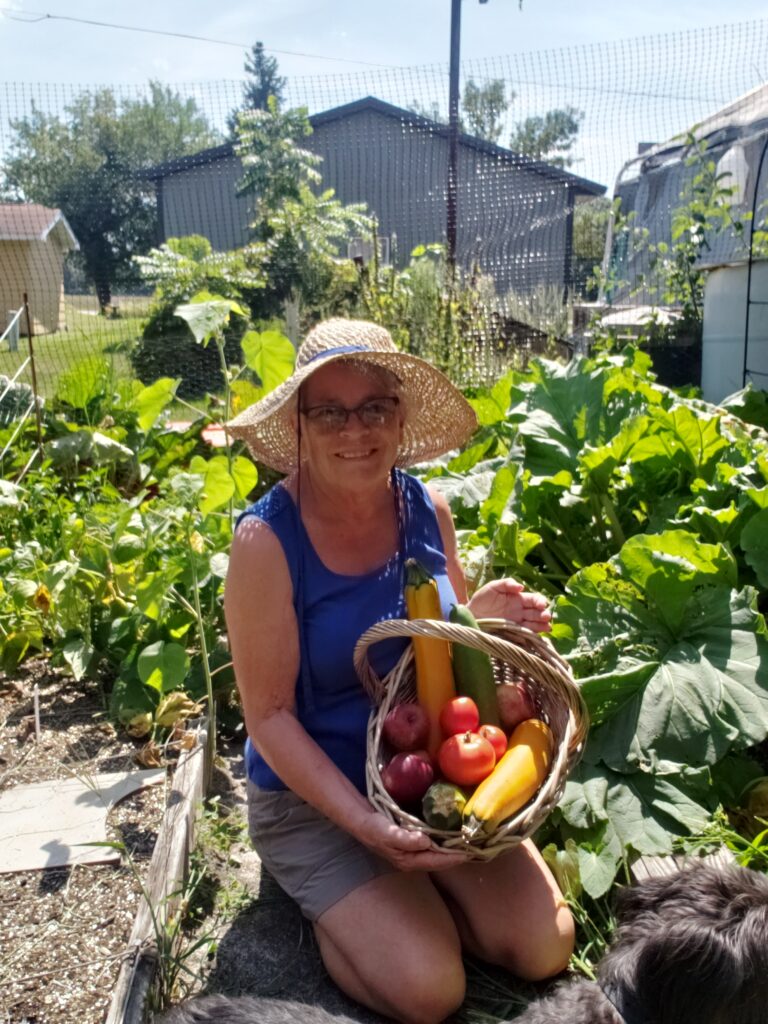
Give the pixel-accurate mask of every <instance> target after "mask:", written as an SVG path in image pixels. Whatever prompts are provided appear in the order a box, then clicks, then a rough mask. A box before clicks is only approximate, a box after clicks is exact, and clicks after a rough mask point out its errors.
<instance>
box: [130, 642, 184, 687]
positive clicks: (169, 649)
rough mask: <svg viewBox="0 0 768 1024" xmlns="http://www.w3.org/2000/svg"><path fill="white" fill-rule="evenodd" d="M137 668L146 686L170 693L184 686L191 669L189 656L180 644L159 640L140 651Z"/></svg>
mask: <svg viewBox="0 0 768 1024" xmlns="http://www.w3.org/2000/svg"><path fill="white" fill-rule="evenodd" d="M136 668H137V671H138V673H139V679H141V681H142V683H144V685H145V686H151V687H152V689H153V690H158V691H159V692H160V693H169V692H170V691H171V690H176V689H180V688H181V687H182V685H183V683H184V680H185V678H186V676H187V672H188V671H189V656H188V655H187V652H186V651H185V650H184V648H183V647H182V646H181V645H180V644H174V643H166V642H165V641H163V640H158V641H157V642H156V643H154V644H149V645H148V646H147V647H145V648H144V649H143V650H142V651H141V652H140V654H139V657H138V659H137V662H136Z"/></svg>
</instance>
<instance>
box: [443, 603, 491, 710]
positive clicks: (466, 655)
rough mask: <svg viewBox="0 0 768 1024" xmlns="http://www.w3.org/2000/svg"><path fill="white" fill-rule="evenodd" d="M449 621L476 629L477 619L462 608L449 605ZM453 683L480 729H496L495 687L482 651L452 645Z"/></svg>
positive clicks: (461, 606) (460, 645)
mask: <svg viewBox="0 0 768 1024" xmlns="http://www.w3.org/2000/svg"><path fill="white" fill-rule="evenodd" d="M449 618H450V621H451V622H454V623H456V625H459V626H468V627H470V628H471V629H479V628H480V627H479V626H478V625H477V619H476V618H475V617H474V615H473V614H472V612H471V611H470V610H469V608H467V606H466V605H463V604H454V605H451V614H450V616H449ZM453 679H454V682H455V684H456V693H457V694H458V695H459V696H460V697H471V698H472V700H473V701H474V702H475V704H477V710H478V711H479V712H480V724H481V725H499V724H500V722H499V707H498V704H497V702H496V683H495V681H494V678H493V666H492V665H491V659H490V658H489V657H488V655H487V654H486V653H485V652H484V651H478V650H477V649H476V648H474V647H467V645H466V644H458V643H454V644H453Z"/></svg>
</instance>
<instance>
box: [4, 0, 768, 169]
mask: <svg viewBox="0 0 768 1024" xmlns="http://www.w3.org/2000/svg"><path fill="white" fill-rule="evenodd" d="M461 8H462V35H461V44H462V50H461V56H462V68H463V74H464V77H465V78H466V77H467V76H468V75H473V76H474V77H476V78H479V79H482V78H483V77H486V78H491V77H496V76H498V77H503V78H505V80H507V81H508V82H509V83H510V85H509V88H510V89H514V91H515V93H516V97H517V107H516V108H515V109H514V111H513V112H512V114H511V115H510V116H512V117H514V116H517V117H522V116H527V115H528V114H530V113H541V112H543V111H544V110H546V109H549V108H551V107H553V106H562V105H564V104H567V103H573V104H574V105H575V106H577V107H579V108H580V109H583V110H584V111H585V112H586V114H587V116H586V118H585V122H584V126H583V129H582V140H581V145H582V151H581V153H580V156H579V159H580V161H581V163H582V168H581V171H580V173H583V174H585V175H588V174H592V175H602V176H603V177H604V178H605V177H608V176H610V174H611V173H613V172H612V170H611V168H612V167H613V166H614V165H615V164H616V162H617V161H618V160H619V158H620V156H622V155H625V156H626V155H629V151H633V150H634V149H635V148H636V142H638V141H657V140H658V138H661V137H668V135H669V134H673V133H674V132H675V131H678V130H682V129H683V128H685V127H686V125H687V123H688V122H689V121H690V119H691V118H693V119H696V118H699V117H701V116H703V115H704V114H705V113H707V112H709V111H711V110H714V109H717V108H718V106H719V105H721V104H722V103H723V102H726V101H728V100H730V99H733V98H735V96H736V95H738V94H739V92H741V91H744V90H745V89H746V88H750V87H752V86H755V85H758V84H760V83H761V82H766V81H768V46H764V45H762V38H764V37H761V39H760V40H755V38H754V33H753V32H752V31H751V29H750V28H749V26H748V25H747V24H746V23H749V22H755V20H756V19H761V18H764V19H765V18H766V14H768V11H766V7H765V3H764V0H763V2H760V0H730V2H729V3H727V4H725V3H723V2H722V0H643V3H641V4H630V3H626V2H622V0H610V2H609V0H581V2H580V3H574V2H573V0H523V4H522V9H520V6H519V3H518V0H488V2H487V3H484V4H483V3H478V2H477V0H463V3H462V5H461ZM450 9H451V0H385V2H383V3H382V2H376V3H374V2H371V0H333V2H331V0H248V2H239V0H218V2H215V3H213V2H211V0H184V2H180V0H163V2H161V3H158V2H157V0H153V2H149V0H131V2H130V3H129V2H127V0H110V3H109V4H105V3H104V2H103V0H0V52H1V53H2V70H1V71H0V89H4V90H5V91H4V92H1V91H0V101H2V98H3V97H5V106H6V107H8V108H9V109H8V111H7V113H6V114H5V115H3V116H2V118H0V131H2V127H3V126H2V123H1V122H2V121H3V120H5V121H6V122H7V118H8V117H13V116H18V114H19V113H20V112H23V111H26V110H28V109H29V105H30V103H31V101H33V100H34V101H35V102H36V103H37V105H38V106H40V105H42V106H43V107H44V106H45V103H46V102H47V101H48V97H51V96H54V97H55V95H56V94H55V87H56V86H63V85H70V86H71V87H72V88H74V87H75V86H78V87H79V86H89V87H92V86H95V85H98V84H110V85H114V86H118V85H120V86H125V87H139V86H142V85H145V84H146V83H147V81H148V80H149V79H159V80H161V81H162V82H166V83H169V84H171V85H179V84H181V83H188V84H190V83H199V84H200V83H202V84H200V85H199V87H198V90H197V93H196V95H197V96H199V97H201V103H202V105H203V106H204V105H205V103H208V105H209V107H210V106H211V104H214V105H215V102H218V103H219V105H220V106H221V109H222V111H224V109H225V108H227V109H230V108H229V107H227V105H228V104H230V102H231V101H230V97H231V96H236V95H237V92H238V90H239V89H240V82H241V81H242V78H243V60H244V57H245V54H246V52H247V50H248V49H249V47H250V46H251V44H252V43H253V42H254V41H255V40H257V39H259V40H262V41H263V43H264V45H265V47H266V48H267V49H268V50H269V51H271V52H272V53H273V54H274V56H276V57H277V59H278V61H279V65H280V70H281V72H282V73H283V74H284V75H286V76H287V77H288V79H289V82H290V83H291V89H292V90H293V91H292V94H291V99H292V100H293V101H294V102H297V101H298V102H301V103H307V105H308V106H309V107H310V110H312V109H314V110H319V109H325V108H327V107H330V106H333V105H335V104H336V103H339V102H344V101H346V100H349V99H353V98H358V97H359V96H361V95H366V94H376V95H380V96H382V98H385V99H389V100H390V101H391V102H397V103H399V104H402V105H408V104H409V103H410V102H411V101H412V100H414V99H415V100H418V101H419V102H422V103H424V104H425V105H426V104H429V103H435V102H436V103H438V104H441V105H443V106H445V107H447V99H446V97H447V65H448V53H449V40H450ZM71 19H80V20H79V21H75V20H71ZM87 22H102V23H103V22H110V23H112V24H114V25H122V26H126V28H122V29H120V28H114V27H106V26H105V25H97V24H87ZM739 25H741V28H739ZM128 26H130V27H133V28H135V29H145V30H152V32H146V31H142V32H140V31H130V30H128V28H127V27H128ZM717 26H730V29H729V30H728V33H729V34H728V42H727V43H726V42H724V41H723V40H724V37H723V36H722V35H721V30H720V29H718V28H717ZM762 26H763V30H764V31H766V32H768V20H765V21H763V22H762ZM157 32H163V33H176V35H173V34H168V35H159V34H153V33H157ZM681 33H682V35H676V34H681ZM740 33H741V34H740ZM182 36H200V37H207V38H208V39H209V40H214V41H208V42H205V41H201V40H198V39H191V38H182ZM742 36H743V38H742ZM691 40H698V42H697V43H696V45H695V46H693V47H691V46H690V45H689V43H690V42H691ZM758 43H760V45H758ZM702 47H704V51H705V55H704V57H702V53H703V52H704V51H702V49H701V48H702ZM678 49H680V54H678V52H677V50H678ZM726 50H727V52H726ZM403 68H407V69H410V70H408V71H402V70H400V69H403ZM2 83H6V84H4V85H3V84H2ZM42 83H50V87H45V88H44V86H43V85H42ZM212 83H218V84H217V85H215V86H214V85H213V84H212ZM225 83H230V85H229V86H226V85H225ZM657 85H658V89H659V92H660V94H662V98H661V100H659V99H658V97H657V98H656V99H653V97H652V98H651V100H649V101H646V100H645V99H644V98H643V97H644V95H645V94H647V93H653V92H654V90H655V89H656V86H657ZM217 89H219V90H221V94H220V98H219V99H218V100H216V96H217V93H216V90H217ZM46 90H47V91H46ZM614 95H615V96H619V95H621V96H622V97H623V99H622V101H621V103H619V101H618V99H616V100H615V101H612V102H611V103H609V97H610V96H614ZM41 97H42V99H41ZM633 97H634V98H633ZM50 102H51V103H52V104H53V103H54V100H53V99H51V100H50ZM659 102H661V103H662V104H663V114H664V117H663V118H661V117H660V114H659V109H657V106H656V104H658V103H659ZM686 103H687V104H688V105H686ZM617 132H618V133H619V136H620V138H618V136H617ZM664 133H667V134H666V135H665V134H664ZM649 135H653V136H654V138H652V139H649V137H648V136H649ZM656 137H658V138H656ZM1 142H2V140H1V139H0V143H1ZM609 146H610V147H611V148H612V149H613V150H615V155H613V156H612V157H611V160H610V161H607V160H606V161H605V166H603V165H602V164H601V163H600V160H599V159H598V155H599V154H600V153H602V154H603V155H604V156H605V154H606V153H607V150H608V147H609Z"/></svg>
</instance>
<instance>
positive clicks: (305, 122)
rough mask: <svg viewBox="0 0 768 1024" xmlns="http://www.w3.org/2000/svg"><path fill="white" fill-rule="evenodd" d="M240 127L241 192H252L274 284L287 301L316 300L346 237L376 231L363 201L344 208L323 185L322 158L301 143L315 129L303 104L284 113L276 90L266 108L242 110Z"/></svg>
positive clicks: (256, 230)
mask: <svg viewBox="0 0 768 1024" xmlns="http://www.w3.org/2000/svg"><path fill="white" fill-rule="evenodd" d="M236 130H237V136H238V139H237V143H236V145H235V152H236V153H237V154H238V156H239V157H240V159H241V161H242V164H243V177H242V178H241V179H240V181H239V182H238V185H237V191H238V194H239V195H248V196H252V197H253V202H254V205H255V217H254V220H253V222H252V224H251V230H252V232H253V236H254V239H255V241H256V242H261V243H267V258H266V260H265V262H264V264H263V270H264V276H265V279H266V280H267V281H268V282H269V286H268V290H270V291H271V292H272V293H273V294H274V295H275V296H276V297H277V298H278V299H279V301H281V302H290V301H291V300H302V301H310V302H311V301H314V300H317V299H318V296H319V295H320V294H321V293H322V291H323V287H324V286H325V287H328V286H329V285H330V283H331V281H332V278H333V276H334V274H335V273H336V268H337V265H338V256H339V255H340V254H341V252H342V245H343V243H344V242H345V240H347V239H349V238H351V237H355V236H359V235H364V234H370V233H371V231H372V223H371V221H370V219H369V218H368V217H367V216H366V215H365V206H364V204H361V203H352V204H349V205H346V206H345V205H344V204H343V203H341V202H340V201H339V200H338V199H337V198H336V196H335V194H334V191H333V189H325V190H322V191H318V190H319V188H320V186H321V184H322V175H321V173H320V170H319V167H320V164H321V163H322V158H321V157H319V156H317V155H316V154H315V153H311V152H310V151H309V150H306V149H302V148H301V146H300V145H299V141H300V140H301V139H303V138H306V137H307V136H308V135H311V134H312V126H311V125H310V123H309V118H308V117H307V111H306V109H305V108H303V107H302V108H299V109H296V110H287V111H281V110H280V109H279V108H278V104H277V99H276V98H275V97H274V96H270V97H269V99H268V100H267V109H266V110H248V111H244V112H242V113H241V114H239V115H238V117H237V122H236Z"/></svg>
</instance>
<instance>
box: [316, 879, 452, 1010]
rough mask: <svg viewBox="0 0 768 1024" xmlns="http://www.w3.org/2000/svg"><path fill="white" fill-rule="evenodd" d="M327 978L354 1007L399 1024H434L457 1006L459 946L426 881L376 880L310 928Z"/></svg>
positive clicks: (449, 919) (440, 903)
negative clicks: (370, 1011)
mask: <svg viewBox="0 0 768 1024" xmlns="http://www.w3.org/2000/svg"><path fill="white" fill-rule="evenodd" d="M315 934H316V935H317V939H318V942H319V945H320V953H321V955H322V957H323V961H324V963H325V965H326V968H327V969H328V973H329V974H330V975H331V977H332V978H333V979H334V981H335V982H336V984H337V985H338V986H339V987H340V988H341V989H343V991H345V992H346V993H347V994H348V995H349V996H351V997H352V998H353V999H355V1000H357V1002H359V1003H363V1004H364V1005H366V1006H368V1007H370V1008H371V1009H373V1010H375V1011H376V1012H377V1013H381V1014H383V1015H385V1016H387V1017H392V1018H393V1019H395V1020H398V1021H402V1022H404V1024H437V1022H438V1021H442V1020H443V1019H444V1018H445V1017H446V1016H448V1014H450V1013H452V1012H453V1011H454V1010H456V1009H457V1008H458V1007H459V1006H460V1005H461V1003H462V1002H463V1001H464V991H465V977H464V967H463V964H462V959H461V942H460V939H459V934H458V931H457V929H456V925H455V924H454V921H453V918H452V916H451V914H450V912H449V910H448V908H447V906H446V904H445V902H444V900H443V899H442V897H441V896H440V894H439V893H438V892H437V890H436V889H435V887H434V885H433V884H432V881H431V880H430V877H429V876H428V875H426V874H424V873H421V872H400V873H397V874H387V875H381V876H379V877H378V878H375V879H373V880H372V881H370V882H367V883H366V884H365V885H362V886H360V887H359V888H358V889H355V890H353V892H351V893H349V895H347V896H345V897H344V898H343V899H341V900H339V902H338V903H335V904H334V905H333V906H332V907H330V908H329V909H328V910H326V911H325V913H324V914H322V915H321V916H320V918H319V919H318V920H317V922H316V923H315Z"/></svg>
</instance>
